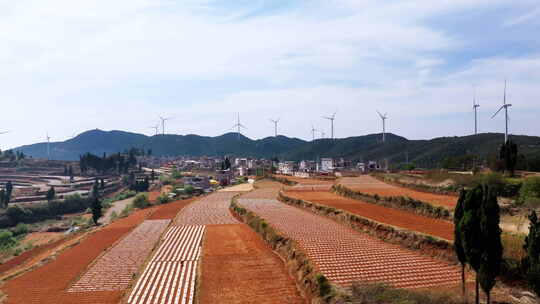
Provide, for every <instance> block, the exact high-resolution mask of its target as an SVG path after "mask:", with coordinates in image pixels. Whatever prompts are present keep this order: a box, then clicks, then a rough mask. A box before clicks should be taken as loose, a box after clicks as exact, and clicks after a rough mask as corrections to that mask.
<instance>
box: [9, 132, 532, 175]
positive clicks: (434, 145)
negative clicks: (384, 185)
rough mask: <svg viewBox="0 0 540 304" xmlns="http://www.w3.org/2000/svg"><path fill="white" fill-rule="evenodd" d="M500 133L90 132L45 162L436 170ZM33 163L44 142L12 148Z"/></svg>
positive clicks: (55, 147) (483, 150) (519, 139)
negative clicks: (185, 161)
mask: <svg viewBox="0 0 540 304" xmlns="http://www.w3.org/2000/svg"><path fill="white" fill-rule="evenodd" d="M503 138H504V137H503V135H502V134H500V133H483V134H478V135H471V136H461V137H457V136H456V137H440V138H434V139H431V140H408V139H406V138H404V137H401V136H398V135H395V134H391V133H389V134H387V136H386V142H385V143H382V142H381V134H369V135H364V136H355V137H348V138H340V139H335V140H331V139H317V140H315V141H310V142H308V141H304V140H301V139H298V138H289V137H286V136H278V137H267V138H263V139H258V140H252V139H250V138H248V137H245V136H243V135H238V134H236V133H226V134H223V135H221V136H216V137H209V136H199V135H172V134H166V135H155V136H146V135H142V134H136V133H129V132H123V131H102V130H97V129H96V130H91V131H87V132H84V133H81V134H79V135H78V136H76V137H75V138H72V139H70V140H67V141H64V142H53V143H51V144H50V147H51V158H52V159H58V160H77V159H78V158H79V155H81V154H84V153H86V152H91V153H94V154H97V155H101V154H103V153H107V154H111V153H116V152H121V151H124V150H126V149H129V148H132V147H136V148H142V149H145V150H148V149H151V150H152V151H153V154H154V155H160V156H177V155H190V156H201V155H208V156H225V155H231V156H246V157H257V158H270V157H278V158H280V159H285V160H302V159H316V158H319V157H344V158H347V159H352V160H364V161H366V160H379V159H388V160H389V161H391V162H404V161H405V160H406V159H407V156H408V159H409V161H411V162H415V163H417V164H421V165H423V166H426V167H432V166H436V165H437V164H438V163H440V161H441V160H443V159H444V158H446V157H448V156H461V155H465V154H475V155H478V156H481V157H487V156H488V155H490V154H495V153H496V151H497V149H498V147H499V146H500V145H501V143H502V140H503ZM511 138H512V140H513V141H514V142H516V143H517V144H518V145H519V151H520V153H523V154H524V155H525V156H527V158H540V137H538V136H523V135H512V137H511ZM15 150H19V151H22V152H24V153H25V154H27V155H30V156H32V157H34V158H45V157H46V156H47V143H38V144H33V145H27V146H22V147H19V148H16V149H15Z"/></svg>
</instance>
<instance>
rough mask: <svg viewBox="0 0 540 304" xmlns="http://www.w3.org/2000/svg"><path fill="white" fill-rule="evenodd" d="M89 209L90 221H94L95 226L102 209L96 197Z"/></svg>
mask: <svg viewBox="0 0 540 304" xmlns="http://www.w3.org/2000/svg"><path fill="white" fill-rule="evenodd" d="M90 209H91V210H92V220H93V221H94V224H95V225H97V224H98V220H99V218H100V217H102V216H103V213H102V209H103V207H102V206H101V201H100V199H99V198H98V197H94V199H93V200H92V204H91V206H90Z"/></svg>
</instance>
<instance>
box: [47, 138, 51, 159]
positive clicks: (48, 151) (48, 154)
mask: <svg viewBox="0 0 540 304" xmlns="http://www.w3.org/2000/svg"><path fill="white" fill-rule="evenodd" d="M47 159H49V160H51V138H50V137H49V132H47Z"/></svg>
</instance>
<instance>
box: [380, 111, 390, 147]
mask: <svg viewBox="0 0 540 304" xmlns="http://www.w3.org/2000/svg"><path fill="white" fill-rule="evenodd" d="M377 113H379V116H380V117H381V119H382V141H383V142H385V141H386V120H387V119H388V115H387V114H388V113H384V115H382V114H381V112H379V111H377Z"/></svg>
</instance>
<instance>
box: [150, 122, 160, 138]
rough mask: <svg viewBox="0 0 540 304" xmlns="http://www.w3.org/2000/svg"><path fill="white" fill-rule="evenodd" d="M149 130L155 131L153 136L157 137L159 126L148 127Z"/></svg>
mask: <svg viewBox="0 0 540 304" xmlns="http://www.w3.org/2000/svg"><path fill="white" fill-rule="evenodd" d="M149 128H150V129H154V130H155V131H156V134H155V135H158V132H159V124H157V125H155V126H150V127H149Z"/></svg>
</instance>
